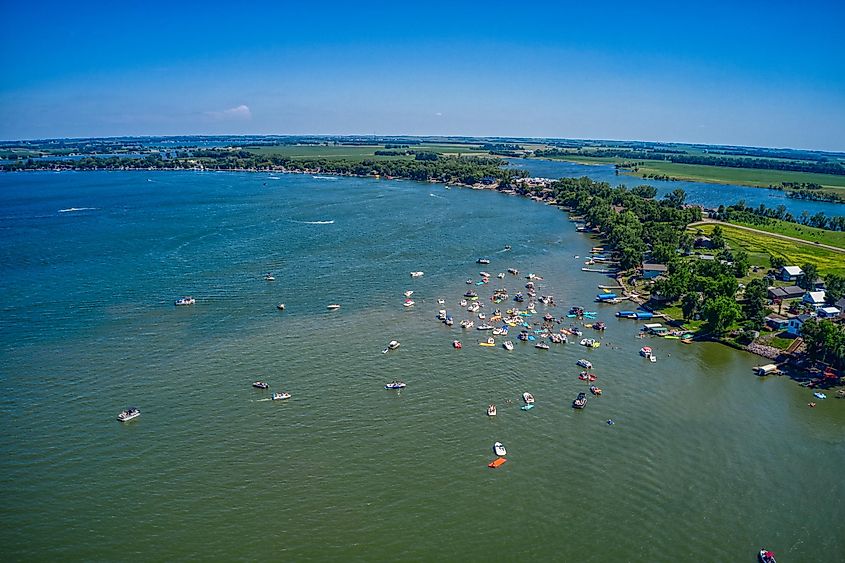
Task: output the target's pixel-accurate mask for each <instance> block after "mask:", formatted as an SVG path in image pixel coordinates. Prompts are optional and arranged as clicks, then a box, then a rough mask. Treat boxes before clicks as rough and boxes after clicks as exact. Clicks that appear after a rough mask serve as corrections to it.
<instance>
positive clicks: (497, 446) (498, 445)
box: [493, 442, 508, 456]
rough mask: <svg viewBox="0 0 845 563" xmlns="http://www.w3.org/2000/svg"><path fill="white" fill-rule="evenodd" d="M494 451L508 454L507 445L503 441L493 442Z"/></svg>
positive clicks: (497, 453) (498, 453) (501, 454)
mask: <svg viewBox="0 0 845 563" xmlns="http://www.w3.org/2000/svg"><path fill="white" fill-rule="evenodd" d="M493 451H494V452H496V455H497V456H503V455H507V453H508V450H506V449H505V445H504V444H502V443H501V442H496V443H495V444H493Z"/></svg>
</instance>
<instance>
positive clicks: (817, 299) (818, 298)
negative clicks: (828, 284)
mask: <svg viewBox="0 0 845 563" xmlns="http://www.w3.org/2000/svg"><path fill="white" fill-rule="evenodd" d="M802 301H803V302H804V303H806V304H808V305H812V306H813V307H815V308H816V309H818V308H819V307H822V306H824V291H823V290H822V291H808V292H807V293H805V294H804V299H802Z"/></svg>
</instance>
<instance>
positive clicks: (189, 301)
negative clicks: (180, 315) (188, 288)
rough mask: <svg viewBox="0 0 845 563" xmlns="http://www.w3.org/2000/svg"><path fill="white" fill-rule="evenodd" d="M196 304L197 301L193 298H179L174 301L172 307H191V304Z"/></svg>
mask: <svg viewBox="0 0 845 563" xmlns="http://www.w3.org/2000/svg"><path fill="white" fill-rule="evenodd" d="M196 302H197V300H196V299H194V298H193V297H180V298H179V299H177V300H176V301H174V302H173V304H174V305H176V306H179V305H193V304H194V303H196Z"/></svg>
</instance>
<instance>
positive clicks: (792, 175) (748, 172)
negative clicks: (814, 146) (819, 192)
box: [626, 160, 845, 193]
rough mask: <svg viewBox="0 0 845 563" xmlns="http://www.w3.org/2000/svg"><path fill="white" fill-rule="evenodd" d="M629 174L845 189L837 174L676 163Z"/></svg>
mask: <svg viewBox="0 0 845 563" xmlns="http://www.w3.org/2000/svg"><path fill="white" fill-rule="evenodd" d="M626 173H629V174H632V175H636V176H643V175H645V174H661V175H662V174H665V175H667V176H671V177H672V178H678V179H680V180H690V181H695V182H712V183H716V184H740V185H744V186H756V187H767V186H770V185H775V186H778V185H780V183H781V182H807V183H815V184H820V185H822V186H824V187H826V188H829V189H833V190H835V191H837V192H839V193H842V192H840V191H839V190H845V176H836V175H834V174H815V173H811V172H792V171H782V170H763V169H757V168H729V167H727V166H705V165H698V164H676V163H674V162H664V161H660V160H647V161H645V163H644V164H643V165H641V166H640V167H639V170H638V171H637V172H636V173H635V172H630V171H627V172H626Z"/></svg>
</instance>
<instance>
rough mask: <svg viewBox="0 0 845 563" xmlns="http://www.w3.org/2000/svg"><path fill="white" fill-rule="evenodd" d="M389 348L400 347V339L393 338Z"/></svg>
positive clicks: (388, 345)
mask: <svg viewBox="0 0 845 563" xmlns="http://www.w3.org/2000/svg"><path fill="white" fill-rule="evenodd" d="M387 348H388V350H396V349H397V348H399V341H398V340H391V341H390V342H389V343H388V344H387Z"/></svg>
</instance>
